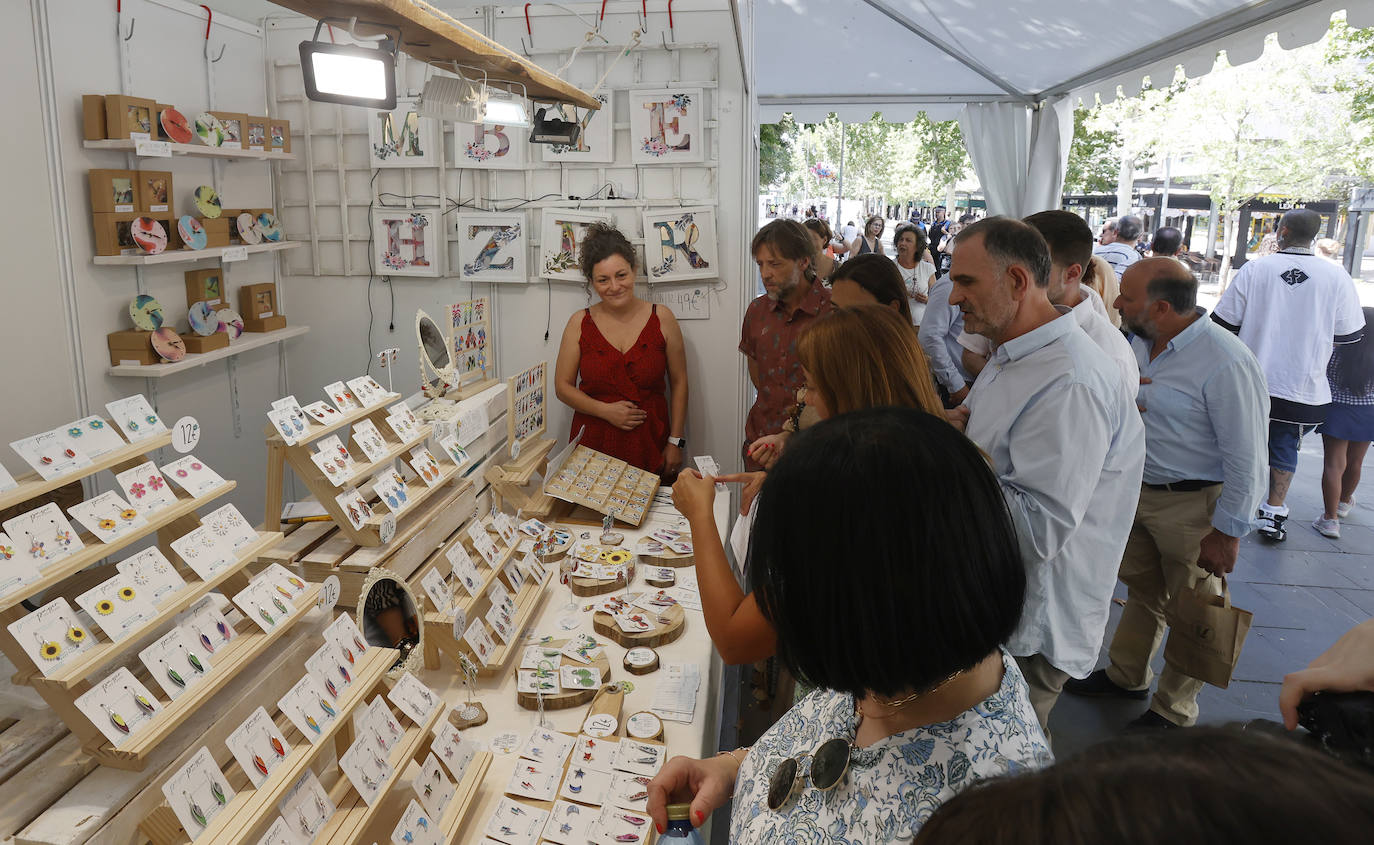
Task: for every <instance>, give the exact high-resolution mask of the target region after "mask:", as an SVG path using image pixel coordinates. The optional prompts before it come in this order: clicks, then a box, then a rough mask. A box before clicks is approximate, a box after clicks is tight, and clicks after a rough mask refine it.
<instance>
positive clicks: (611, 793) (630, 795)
mask: <svg viewBox="0 0 1374 845" xmlns="http://www.w3.org/2000/svg"><path fill="white" fill-rule="evenodd" d="M650 780H652V778H650V777H648V776H647V775H636V774H633V773H631V772H616V773H615V774H614V776H613V777H612V778H611V788H610V789H609V790H608V791H607V793H606V801H605V803H607V804H613V805H615V806H617V807H621V808H624V809H626V810H629V811H630V812H639V813H643V812H645V811H646V810H648V808H649V781H650Z"/></svg>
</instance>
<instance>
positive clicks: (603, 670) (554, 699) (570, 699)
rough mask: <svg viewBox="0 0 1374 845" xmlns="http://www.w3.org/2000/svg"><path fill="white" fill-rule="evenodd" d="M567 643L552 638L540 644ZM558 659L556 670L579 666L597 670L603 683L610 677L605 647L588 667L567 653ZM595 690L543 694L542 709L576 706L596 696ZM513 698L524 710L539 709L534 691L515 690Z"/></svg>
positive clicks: (563, 708) (561, 645)
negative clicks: (551, 640)
mask: <svg viewBox="0 0 1374 845" xmlns="http://www.w3.org/2000/svg"><path fill="white" fill-rule="evenodd" d="M567 643H568V641H567V640H554V641H553V642H550V643H541V645H545V646H547V647H548V648H551V649H557V648H562V647H563V646H565V645H567ZM558 660H559V662H558V665H557V667H555V671H557V672H560V673H561V671H562V669H563V667H564V666H580V667H585V668H592V669H596V670H598V671H599V672H600V675H601V683H603V684H604V683H606V682H607V681H609V680H610V679H611V661H610V660H609V659H607V657H606V651H605V649H602V651H601V656H600V657H598V658H596V659H595V660H593V661H592V662H591V666H590V667H587V664H585V663H578V662H577V661H576V660H573V659H572V658H571V657H568V656H567V655H559V658H558ZM597 692H598V690H595V689H580V690H564V689H561V688H560V691H559V692H556V693H545V694H544V709H545V710H566V709H568V708H569V707H578V706H580V705H583V704H586V703H587V702H588V701H591V700H592V699H594V698H596V694H597ZM515 700H516V702H517V703H519V705H520V706H521V707H523V708H525V709H526V710H538V709H539V695H538V694H536V693H532V692H517V693H516V694H515Z"/></svg>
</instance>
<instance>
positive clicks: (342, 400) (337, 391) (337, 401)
mask: <svg viewBox="0 0 1374 845" xmlns="http://www.w3.org/2000/svg"><path fill="white" fill-rule="evenodd" d="M324 395H325V396H328V397H329V401H331V402H333V403H334V407H336V408H338V409H339V411H341V412H342V413H345V414H346V413H348V412H349V411H356V410H358V409H359V408H361V407H362V405H361V404H359V402H358V397H357V396H355V395H354V394H353V389H352V388H351V387H348V386H347V385H345V384H344V383H343V382H341V381H336V382H333V383H331V384H327V385H325V386H324Z"/></svg>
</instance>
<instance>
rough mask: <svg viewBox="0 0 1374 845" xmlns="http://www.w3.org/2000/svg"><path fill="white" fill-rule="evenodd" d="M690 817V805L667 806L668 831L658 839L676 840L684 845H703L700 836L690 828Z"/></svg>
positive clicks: (703, 842)
mask: <svg viewBox="0 0 1374 845" xmlns="http://www.w3.org/2000/svg"><path fill="white" fill-rule="evenodd" d="M691 817H692V805H691V804H669V805H668V829H667V830H665V831H664V832H663V835H662V836H660V837H659V839H660V840H663V839H676V840H680V841H681V842H683V843H684V845H705V841H704V840H702V838H701V834H700V833H697V832H696V829H695V828H693V827H692V820H691Z"/></svg>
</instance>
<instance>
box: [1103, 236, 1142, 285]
mask: <svg viewBox="0 0 1374 845" xmlns="http://www.w3.org/2000/svg"><path fill="white" fill-rule="evenodd" d="M1093 255H1098V256H1101V257H1102V260H1103V261H1106V262H1107V263H1108V264H1110V265H1112V272H1114V273H1116V278H1117V281H1120V280H1121V274H1122V273H1124V272H1126V268H1127V267H1130V266H1131V265H1132V264H1134V263H1136V262H1137V261H1139V260H1140V253H1138V252H1136V251H1135V247H1133V246H1131V245H1130V244H1123V243H1121V242H1120V241H1117V242H1116V243H1110V244H1107V245H1106V246H1097V247H1093Z"/></svg>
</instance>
